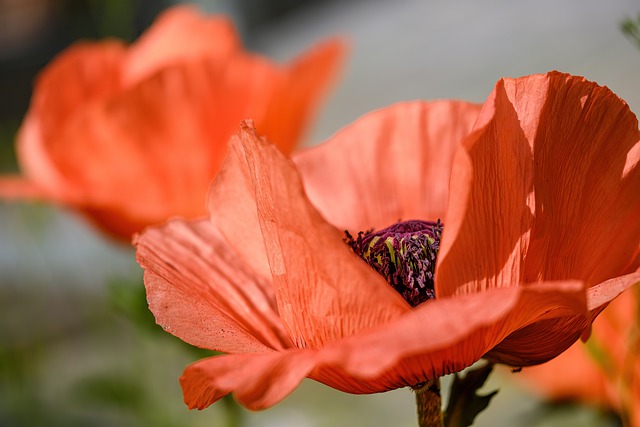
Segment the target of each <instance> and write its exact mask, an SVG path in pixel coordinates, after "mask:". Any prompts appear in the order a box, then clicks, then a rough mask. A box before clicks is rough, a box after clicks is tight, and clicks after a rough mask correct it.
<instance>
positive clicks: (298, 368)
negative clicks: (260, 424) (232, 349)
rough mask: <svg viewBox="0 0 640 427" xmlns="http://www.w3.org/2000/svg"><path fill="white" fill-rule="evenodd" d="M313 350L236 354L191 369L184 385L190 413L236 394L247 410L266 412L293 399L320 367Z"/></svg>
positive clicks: (183, 380)
mask: <svg viewBox="0 0 640 427" xmlns="http://www.w3.org/2000/svg"><path fill="white" fill-rule="evenodd" d="M314 355H315V353H314V352H313V351H310V350H288V351H280V352H270V353H261V354H233V355H225V356H215V357H210V358H207V359H203V360H200V361H197V362H195V363H193V364H192V365H190V366H188V367H187V368H186V369H185V371H184V374H183V375H182V377H181V378H180V383H181V384H182V390H183V394H184V401H185V403H186V404H187V405H188V406H189V409H193V408H198V409H203V408H206V407H207V406H209V405H211V404H212V403H214V402H215V401H216V400H218V399H220V398H221V397H223V396H225V395H227V394H229V393H231V392H233V393H234V396H235V397H236V399H237V400H238V401H239V402H241V403H242V404H244V405H245V406H246V407H247V408H249V409H253V410H259V409H265V408H268V407H270V406H273V405H275V404H276V403H278V402H280V401H281V400H282V399H284V398H285V397H286V396H287V395H289V394H290V393H291V392H292V391H293V390H294V389H295V388H296V387H297V386H298V385H299V384H300V382H301V381H302V380H303V379H304V378H305V377H306V376H307V375H308V373H309V372H310V371H311V369H312V368H313V366H314V364H315V363H316V361H315V357H314Z"/></svg>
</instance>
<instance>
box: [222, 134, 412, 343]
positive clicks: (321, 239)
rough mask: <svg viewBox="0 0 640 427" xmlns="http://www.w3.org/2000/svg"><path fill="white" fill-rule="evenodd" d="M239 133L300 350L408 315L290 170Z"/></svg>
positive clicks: (285, 316)
mask: <svg viewBox="0 0 640 427" xmlns="http://www.w3.org/2000/svg"><path fill="white" fill-rule="evenodd" d="M240 132H241V134H243V135H242V136H241V138H239V139H237V140H235V142H234V143H235V144H236V145H238V144H240V143H241V144H242V147H238V149H241V150H242V151H241V152H242V153H243V155H244V158H245V162H244V164H242V165H241V166H240V167H242V168H243V170H246V171H248V174H249V176H250V177H251V183H252V187H253V194H254V197H255V203H256V209H257V213H258V220H259V223H260V229H261V232H262V237H263V240H264V245H265V249H266V253H267V259H268V261H269V266H270V268H271V273H272V275H273V281H274V286H275V289H276V297H277V300H278V309H279V312H280V317H281V318H282V320H283V322H284V324H285V326H286V328H287V330H288V331H289V334H290V336H291V338H292V339H293V341H294V342H295V344H296V345H297V346H298V347H301V348H317V347H322V346H323V345H325V344H327V343H329V342H332V341H335V340H337V339H339V338H342V337H345V336H349V335H352V334H354V333H356V332H358V331H360V330H362V329H365V328H370V327H375V326H377V325H380V324H383V323H385V322H387V321H389V320H390V319H393V318H395V317H397V316H399V315H400V314H402V313H405V312H407V311H408V310H409V309H410V308H409V305H408V304H407V303H406V302H405V301H404V300H403V299H402V298H401V297H400V295H399V294H398V293H397V292H395V291H394V290H393V289H392V288H391V287H390V286H389V285H388V283H387V282H386V281H385V280H384V278H383V277H382V276H381V275H379V274H377V273H376V272H375V271H374V270H373V269H371V268H370V267H369V266H368V265H367V264H366V263H364V262H363V261H362V260H360V259H359V258H358V257H357V255H355V254H354V253H353V252H351V250H350V249H349V247H348V246H347V245H346V244H345V243H344V242H343V241H342V238H343V234H342V232H341V231H339V230H338V229H336V228H335V227H334V226H332V225H331V224H329V223H328V222H326V221H325V220H324V219H323V218H322V216H321V215H320V214H319V213H318V211H317V210H316V209H315V207H314V206H313V205H312V204H311V202H310V201H309V199H308V198H307V196H306V195H305V192H304V189H303V187H302V182H301V180H300V177H299V175H298V173H297V171H296V169H295V166H294V165H293V163H292V162H291V161H290V160H288V159H287V158H285V157H284V156H283V155H282V154H281V153H280V152H279V151H278V150H277V149H276V148H275V147H274V146H273V145H270V144H268V143H266V142H264V141H262V140H260V139H259V137H258V136H257V135H256V134H255V130H254V129H252V128H250V124H246V123H245V124H243V125H242V127H241V130H240ZM243 173H247V172H243ZM227 191H233V189H231V188H229V189H228V190H227Z"/></svg>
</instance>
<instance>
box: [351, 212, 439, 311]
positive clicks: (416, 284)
mask: <svg viewBox="0 0 640 427" xmlns="http://www.w3.org/2000/svg"><path fill="white" fill-rule="evenodd" d="M345 234H346V236H347V237H346V239H345V241H346V242H347V244H348V245H349V246H350V247H351V249H353V251H354V252H355V253H356V254H358V255H359V256H360V258H362V259H364V260H365V261H366V262H367V263H368V264H369V265H370V266H371V267H373V269H374V270H376V271H377V272H378V273H380V274H382V275H383V276H384V277H385V279H387V281H388V282H389V283H390V284H391V286H393V287H394V289H395V290H396V291H398V292H399V293H400V295H402V297H403V298H404V299H405V300H406V301H407V302H408V303H409V304H411V306H413V307H415V306H417V305H418V304H421V303H423V302H425V301H427V300H429V299H433V298H435V291H434V287H433V285H434V284H433V275H434V272H435V267H436V257H437V255H438V250H439V248H440V236H441V235H442V223H441V222H440V220H438V221H437V222H432V221H420V220H411V221H404V222H398V223H397V224H393V225H392V226H390V227H387V228H385V229H383V230H380V231H377V232H373V230H368V231H366V232H362V231H360V232H359V233H358V236H357V237H355V238H354V237H353V236H352V235H351V234H350V233H349V232H348V231H345Z"/></svg>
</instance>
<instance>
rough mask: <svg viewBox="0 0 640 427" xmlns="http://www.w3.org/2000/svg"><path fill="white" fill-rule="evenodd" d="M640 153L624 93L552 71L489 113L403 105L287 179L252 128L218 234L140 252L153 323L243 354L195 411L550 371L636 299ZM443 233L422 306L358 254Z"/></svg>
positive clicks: (193, 377)
mask: <svg viewBox="0 0 640 427" xmlns="http://www.w3.org/2000/svg"><path fill="white" fill-rule="evenodd" d="M639 139H640V132H639V131H638V122H637V120H636V117H635V116H634V115H633V113H631V112H630V111H629V109H628V107H627V105H626V104H625V103H624V102H623V101H622V100H620V99H619V98H618V97H616V96H615V95H614V94H613V93H612V92H611V91H609V90H608V89H607V88H603V87H598V86H597V85H595V84H593V83H590V82H588V81H586V80H585V79H583V78H579V77H572V76H569V75H565V74H560V73H557V72H553V73H549V74H546V75H534V76H528V77H523V78H518V79H503V80H501V81H499V82H498V83H497V85H496V87H495V90H494V91H493V93H492V94H491V95H490V97H489V98H488V100H487V101H486V103H485V104H484V105H483V106H480V105H475V104H470V103H465V102H460V101H439V102H408V103H401V104H397V105H394V106H391V107H389V108H386V109H383V110H380V111H377V112H374V113H371V114H369V115H367V116H365V117H363V118H362V119H360V120H359V121H357V122H356V123H354V124H353V125H351V126H349V127H347V128H346V129H344V130H342V131H341V132H339V133H338V134H337V135H336V136H334V137H333V138H332V139H331V140H330V141H329V142H327V143H325V144H322V145H320V146H317V147H313V148H310V149H307V150H304V151H301V152H299V153H296V154H294V155H293V158H292V161H291V160H289V159H287V158H286V157H285V156H284V155H282V154H281V153H280V152H279V151H278V150H277V149H276V148H275V147H274V146H271V145H269V144H268V143H266V142H265V141H263V140H261V139H260V138H259V137H258V136H257V135H256V133H255V131H254V130H253V129H252V128H251V126H250V124H244V125H243V126H242V127H241V129H240V131H239V133H237V134H236V135H235V136H234V137H233V138H232V141H231V144H230V152H229V155H228V157H227V160H226V161H225V164H224V166H223V168H222V171H221V173H220V174H219V175H218V176H217V178H216V180H215V181H214V184H213V186H212V188H211V193H210V195H209V212H210V218H208V219H202V220H199V221H183V220H173V221H170V222H169V223H167V224H166V225H165V226H163V227H157V228H156V227H153V228H149V229H147V230H146V231H145V232H144V233H142V234H141V235H138V236H137V237H136V238H135V243H136V245H137V257H138V261H139V263H140V264H141V265H142V266H143V267H144V268H145V285H146V289H147V297H148V301H149V307H150V309H151V310H152V311H153V313H154V314H155V316H156V320H157V322H158V323H159V324H160V325H162V326H163V327H164V328H165V330H167V331H168V332H170V333H172V334H174V335H176V336H178V337H180V338H181V339H183V340H184V341H187V342H189V343H191V344H193V345H196V346H200V347H204V348H209V349H213V350H219V351H222V352H225V353H230V354H227V355H222V356H215V357H211V358H208V359H204V360H201V361H198V362H196V363H194V364H192V365H191V366H189V367H187V369H186V370H185V372H184V375H183V377H182V378H181V382H182V386H183V391H184V397H185V401H186V403H187V404H188V405H189V407H191V408H193V407H197V408H204V407H206V406H207V405H210V404H211V403H213V402H215V401H216V400H217V399H219V398H220V397H222V396H224V395H226V394H228V393H230V392H234V393H235V396H236V398H237V399H238V400H239V401H240V402H241V403H243V404H244V405H246V406H247V407H249V408H252V409H261V408H266V407H269V406H271V405H273V404H275V403H277V402H278V401H280V400H281V399H283V398H284V397H285V396H286V395H287V394H289V393H290V392H291V391H292V390H293V389H294V388H295V387H296V386H297V385H298V384H299V383H300V382H301V381H302V379H303V378H305V377H309V378H312V379H315V380H317V381H320V382H322V383H324V384H327V385H329V386H331V387H334V388H336V389H338V390H342V391H345V392H350V393H374V392H381V391H385V390H391V389H395V388H399V387H404V386H417V385H419V384H421V383H423V382H425V381H427V380H430V379H433V378H436V377H438V376H441V375H444V374H448V373H451V372H456V371H460V370H462V369H463V368H465V367H467V366H470V365H471V364H473V363H474V362H475V361H477V360H478V359H480V358H481V357H485V358H487V359H489V360H492V361H495V362H502V363H505V364H508V365H512V366H529V365H534V364H538V363H542V362H545V361H547V360H549V359H552V358H553V357H555V356H557V355H558V354H560V353H562V352H563V351H564V350H566V349H567V348H568V347H569V346H570V345H571V344H573V342H575V341H576V340H577V339H578V338H579V337H580V336H583V337H586V336H587V335H588V333H589V328H590V323H591V319H592V316H595V315H597V314H598V313H599V312H600V310H601V309H602V308H603V307H604V306H605V305H606V304H607V303H608V302H609V301H611V300H612V299H613V298H615V297H616V296H617V295H618V294H619V293H620V292H622V291H623V290H624V289H626V288H627V287H629V286H630V285H632V284H633V283H636V282H638V281H639V280H640V274H639V273H634V271H635V270H636V269H637V267H638V264H639V263H640V260H639V258H638V252H639V251H638V249H639V243H638V242H639V241H640V239H639V237H640V223H639V222H638V221H636V220H635V219H636V218H637V214H638V212H639V210H640V192H639V191H637V189H638V187H639V185H640V165H638V159H639V156H640V150H639V149H638V147H639V146H638V141H639ZM612 141H615V143H612ZM438 218H440V219H442V220H443V222H444V232H443V234H442V240H441V241H440V249H439V255H438V262H437V267H436V270H435V283H434V285H433V286H434V291H435V299H429V300H427V301H426V302H423V303H422V304H419V305H417V306H415V307H412V306H411V305H410V304H409V303H407V302H406V301H405V300H404V299H403V298H402V297H401V296H400V294H399V293H398V292H395V290H394V289H393V288H392V287H391V286H389V283H387V281H386V280H385V278H384V277H383V276H382V274H378V273H377V272H376V271H375V270H374V269H372V268H370V267H369V266H368V265H367V263H365V262H363V261H362V259H361V258H360V257H359V256H358V255H356V254H355V253H354V251H352V250H351V248H350V247H349V246H348V245H347V244H345V242H344V241H343V238H344V234H343V232H342V230H345V229H346V230H349V232H350V233H352V234H353V233H357V232H358V231H359V230H367V229H370V228H376V229H380V228H381V227H385V226H388V225H390V224H394V223H396V222H397V221H398V219H420V220H429V221H435V220H437V219H438ZM415 241H416V240H411V241H410V242H411V244H413V243H415ZM434 241H435V240H434V239H431V240H429V242H430V243H432V242H434ZM394 244H395V243H394ZM372 250H373V249H372ZM395 254H396V255H398V254H401V252H400V251H396V252H395ZM415 265H417V264H415ZM415 265H414V266H415ZM432 283H433V282H432Z"/></svg>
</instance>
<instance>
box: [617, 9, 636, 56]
mask: <svg viewBox="0 0 640 427" xmlns="http://www.w3.org/2000/svg"><path fill="white" fill-rule="evenodd" d="M620 29H621V30H622V33H623V34H624V35H625V36H627V38H628V39H629V40H631V42H632V43H634V44H635V45H636V47H637V48H638V49H640V14H638V16H637V17H636V18H635V19H633V18H626V19H625V20H624V21H622V23H620Z"/></svg>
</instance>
